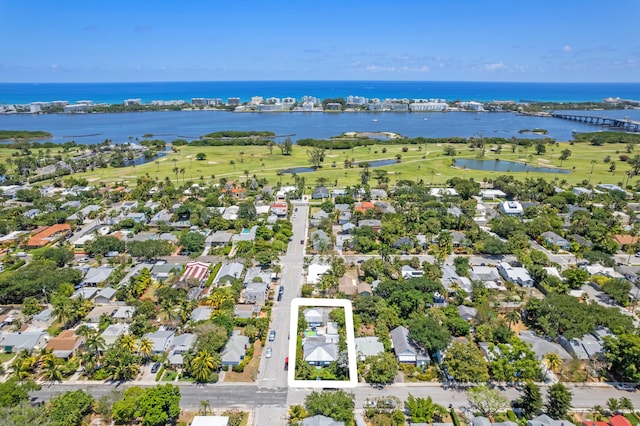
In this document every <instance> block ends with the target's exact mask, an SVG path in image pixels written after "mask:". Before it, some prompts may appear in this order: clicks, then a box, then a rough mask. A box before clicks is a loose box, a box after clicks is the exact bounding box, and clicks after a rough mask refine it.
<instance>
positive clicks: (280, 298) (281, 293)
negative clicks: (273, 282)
mask: <svg viewBox="0 0 640 426" xmlns="http://www.w3.org/2000/svg"><path fill="white" fill-rule="evenodd" d="M283 294H284V286H280V287H279V288H278V302H279V301H281V300H282V295H283Z"/></svg>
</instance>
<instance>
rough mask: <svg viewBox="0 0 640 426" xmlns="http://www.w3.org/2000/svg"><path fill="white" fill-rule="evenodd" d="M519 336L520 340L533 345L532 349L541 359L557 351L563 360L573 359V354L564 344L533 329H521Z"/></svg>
mask: <svg viewBox="0 0 640 426" xmlns="http://www.w3.org/2000/svg"><path fill="white" fill-rule="evenodd" d="M519 337H520V340H522V341H523V342H525V343H527V344H529V346H531V350H532V351H533V352H534V353H535V354H536V358H538V359H539V360H541V359H543V358H544V356H545V355H546V354H548V353H555V354H557V355H558V356H559V357H560V359H563V360H570V359H571V355H569V353H568V352H567V351H566V350H564V348H563V347H562V346H560V345H559V344H557V343H553V342H550V341H548V340H547V339H545V338H543V337H540V336H538V335H537V334H536V333H534V332H533V331H521V332H520V334H519Z"/></svg>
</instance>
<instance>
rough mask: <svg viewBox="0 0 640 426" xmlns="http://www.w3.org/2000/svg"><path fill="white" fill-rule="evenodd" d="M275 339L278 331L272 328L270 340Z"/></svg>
mask: <svg viewBox="0 0 640 426" xmlns="http://www.w3.org/2000/svg"><path fill="white" fill-rule="evenodd" d="M274 340H276V331H275V330H271V331H270V332H269V341H270V342H273V341H274Z"/></svg>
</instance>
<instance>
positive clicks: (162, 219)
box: [149, 210, 173, 226]
mask: <svg viewBox="0 0 640 426" xmlns="http://www.w3.org/2000/svg"><path fill="white" fill-rule="evenodd" d="M172 218H173V214H172V213H171V212H170V211H169V210H160V211H159V212H157V213H156V214H154V215H153V216H151V219H150V220H149V225H151V226H158V225H160V224H161V223H165V224H169V223H170V222H171V219H172Z"/></svg>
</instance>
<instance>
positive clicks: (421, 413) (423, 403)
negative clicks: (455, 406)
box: [404, 394, 447, 423]
mask: <svg viewBox="0 0 640 426" xmlns="http://www.w3.org/2000/svg"><path fill="white" fill-rule="evenodd" d="M404 408H405V410H406V411H407V415H408V416H409V418H410V419H411V422H412V423H432V422H433V421H434V419H442V417H444V415H445V414H446V412H447V410H446V408H444V407H443V406H442V405H438V404H436V403H435V402H433V400H432V399H431V397H430V396H429V397H427V398H426V399H425V398H415V397H414V396H413V395H411V394H409V397H408V398H407V400H406V401H405V403H404Z"/></svg>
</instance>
